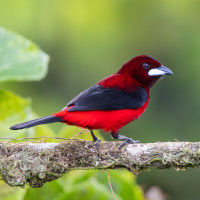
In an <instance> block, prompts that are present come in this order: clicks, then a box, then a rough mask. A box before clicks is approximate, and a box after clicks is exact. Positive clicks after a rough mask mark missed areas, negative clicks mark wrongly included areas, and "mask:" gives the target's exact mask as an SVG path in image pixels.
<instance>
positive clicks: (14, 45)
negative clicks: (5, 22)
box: [0, 28, 48, 81]
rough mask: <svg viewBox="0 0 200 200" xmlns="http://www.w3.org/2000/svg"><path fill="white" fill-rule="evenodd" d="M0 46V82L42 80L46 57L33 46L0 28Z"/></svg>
mask: <svg viewBox="0 0 200 200" xmlns="http://www.w3.org/2000/svg"><path fill="white" fill-rule="evenodd" d="M0 44H1V45H0V58H1V59H0V74H1V76H0V81H8V80H9V81H10V80H20V81H24V80H40V79H42V78H44V76H45V75H46V72H47V64H48V56H47V55H46V54H45V53H43V52H42V51H40V50H39V48H38V47H37V46H36V45H35V44H33V43H32V42H30V41H29V40H26V39H24V38H23V37H21V36H19V35H15V34H13V33H11V32H8V31H5V29H3V28H0Z"/></svg>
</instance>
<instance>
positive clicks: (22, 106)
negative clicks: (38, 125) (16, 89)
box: [0, 90, 32, 137]
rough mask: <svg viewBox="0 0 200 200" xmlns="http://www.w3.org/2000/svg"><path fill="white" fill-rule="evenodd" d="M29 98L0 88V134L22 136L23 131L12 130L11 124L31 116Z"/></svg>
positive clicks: (2, 135)
mask: <svg viewBox="0 0 200 200" xmlns="http://www.w3.org/2000/svg"><path fill="white" fill-rule="evenodd" d="M30 103H31V101H30V99H25V98H21V97H19V96H17V95H14V94H13V93H11V92H9V91H4V90H0V136H1V137H15V136H24V133H25V131H24V130H20V131H12V130H10V129H9V127H10V126H11V125H14V124H17V123H20V122H24V121H26V120H28V119H30V118H31V116H32V114H31V109H30Z"/></svg>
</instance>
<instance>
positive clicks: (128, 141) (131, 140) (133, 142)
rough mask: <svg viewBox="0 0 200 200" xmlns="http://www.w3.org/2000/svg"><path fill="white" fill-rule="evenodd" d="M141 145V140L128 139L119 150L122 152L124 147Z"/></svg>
mask: <svg viewBox="0 0 200 200" xmlns="http://www.w3.org/2000/svg"><path fill="white" fill-rule="evenodd" d="M137 143H140V141H139V140H133V139H131V138H128V139H127V140H126V141H125V142H123V143H122V144H121V145H120V146H119V150H121V149H122V148H123V147H124V146H126V145H127V144H137Z"/></svg>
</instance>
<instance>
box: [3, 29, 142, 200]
mask: <svg viewBox="0 0 200 200" xmlns="http://www.w3.org/2000/svg"><path fill="white" fill-rule="evenodd" d="M2 33H3V34H2ZM1 43H2V48H1V49H0V61H2V62H0V81H5V80H15V81H17V80H38V79H40V78H41V77H43V76H44V69H45V71H46V67H47V62H48V59H47V58H48V56H47V55H46V54H45V53H43V52H42V51H41V50H40V49H39V48H38V47H36V46H35V45H34V44H33V43H32V42H30V41H28V40H26V39H25V38H22V37H21V36H19V35H15V34H14V33H12V34H11V33H10V32H8V31H6V30H5V29H3V28H0V44H1ZM7 47H9V48H7ZM24 47H25V49H24ZM9 58H12V59H9ZM27 61H28V62H27ZM4 69H5V70H4ZM4 71H6V72H5V73H4ZM32 75H33V76H32ZM0 110H1V113H0V114H1V115H0V136H8V135H9V133H10V131H11V130H9V129H8V128H9V127H10V125H12V124H14V123H15V124H16V123H19V122H22V121H26V120H28V119H31V118H33V117H36V115H35V114H34V113H33V112H32V110H31V101H30V99H24V98H21V97H19V96H17V95H15V94H13V93H12V92H9V91H5V90H0ZM76 132H77V136H78V137H79V138H83V136H81V134H80V133H81V132H84V131H83V130H82V131H81V130H80V129H79V128H77V127H69V126H68V127H67V126H65V127H63V128H62V129H61V130H60V132H59V134H58V135H59V136H60V137H68V138H71V137H73V136H74V134H75V133H76ZM17 133H18V134H16V136H15V137H17V138H19V137H24V136H30V135H31V136H34V137H41V136H48V137H51V136H56V135H55V133H54V132H53V131H52V130H51V128H49V127H48V126H47V125H44V126H37V127H34V128H33V129H28V130H27V131H26V130H21V131H17ZM96 135H97V136H99V138H101V140H103V137H102V136H101V135H99V133H98V132H96ZM75 136H76V135H75ZM84 138H86V139H91V135H90V134H88V135H87V136H85V134H84ZM48 140H50V139H48ZM51 141H54V142H55V139H54V140H52V139H51ZM57 142H58V140H57ZM110 174H111V177H112V179H113V181H114V184H113V187H114V189H115V191H116V195H117V198H118V200H123V199H127V198H129V197H130V198H131V199H135V200H143V199H144V198H143V192H142V190H141V188H140V187H139V186H138V185H137V184H136V183H135V179H134V176H133V174H131V173H129V172H127V171H123V172H121V173H119V172H116V171H112V172H111V173H110ZM106 177H107V175H106V174H105V171H104V172H101V171H98V172H97V171H89V170H88V171H73V172H70V173H68V174H67V175H65V176H64V177H63V178H61V179H59V180H56V181H53V182H51V183H48V184H46V185H45V186H44V187H42V188H39V189H31V188H28V186H26V188H24V189H21V188H13V187H10V186H8V185H6V184H5V183H3V182H2V181H1V182H0V199H1V200H11V199H18V200H26V199H27V200H31V199H38V200H40V199H41V200H45V199H47V200H48V199H52V198H53V199H56V200H64V199H71V200H73V199H74V200H77V199H83V200H84V199H87V200H93V199H95V200H98V199H99V200H104V199H105V200H107V199H113V195H112V193H111V189H110V188H109V185H108V180H107V179H106ZM38 194H39V195H38ZM127 195H128V196H127Z"/></svg>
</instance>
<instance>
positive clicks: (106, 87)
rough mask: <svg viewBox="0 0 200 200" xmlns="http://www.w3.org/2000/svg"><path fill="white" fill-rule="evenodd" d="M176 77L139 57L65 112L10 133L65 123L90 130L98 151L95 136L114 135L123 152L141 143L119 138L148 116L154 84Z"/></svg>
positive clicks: (103, 80) (28, 124) (21, 124)
mask: <svg viewBox="0 0 200 200" xmlns="http://www.w3.org/2000/svg"><path fill="white" fill-rule="evenodd" d="M172 74H173V72H172V71H171V70H170V69H169V68H167V67H165V66H163V65H162V64H161V63H160V62H158V61H157V60H156V59H154V58H152V57H150V56H148V55H139V56H136V57H134V58H132V59H131V60H130V61H128V62H127V63H125V64H124V65H122V67H121V68H120V69H119V70H118V71H117V72H116V73H114V74H112V75H111V76H109V77H106V78H104V79H102V80H101V81H99V82H98V83H97V84H95V85H93V86H91V87H89V88H88V89H86V90H84V91H83V92H81V93H80V94H78V95H77V96H76V97H75V98H73V99H72V100H71V101H69V102H68V103H67V105H66V106H65V107H64V108H63V109H62V110H61V111H59V112H57V113H54V114H51V115H49V116H46V117H42V118H38V119H34V120H31V121H27V122H23V123H20V124H16V125H13V126H11V127H10V129H12V130H18V129H24V128H30V127H33V126H37V125H41V124H48V123H54V122H62V123H65V124H67V125H73V126H78V127H81V128H86V129H89V131H90V133H91V136H92V138H93V141H94V142H95V145H96V146H97V147H98V143H99V142H100V139H98V138H97V137H96V136H95V135H94V132H93V130H95V129H101V130H103V131H104V132H110V134H111V136H112V138H113V139H120V140H123V141H124V142H123V143H122V144H121V145H120V148H122V147H123V146H125V145H127V144H133V143H139V142H140V141H139V140H133V139H132V138H129V137H126V136H123V135H119V131H120V130H121V128H122V127H124V126H125V125H127V124H128V123H130V122H132V121H134V120H136V119H138V118H139V117H140V116H141V115H142V114H143V113H144V111H145V110H146V108H147V105H148V103H149V99H150V88H151V87H152V86H153V85H154V83H155V82H156V81H158V80H159V79H160V78H161V77H162V76H164V75H172Z"/></svg>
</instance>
